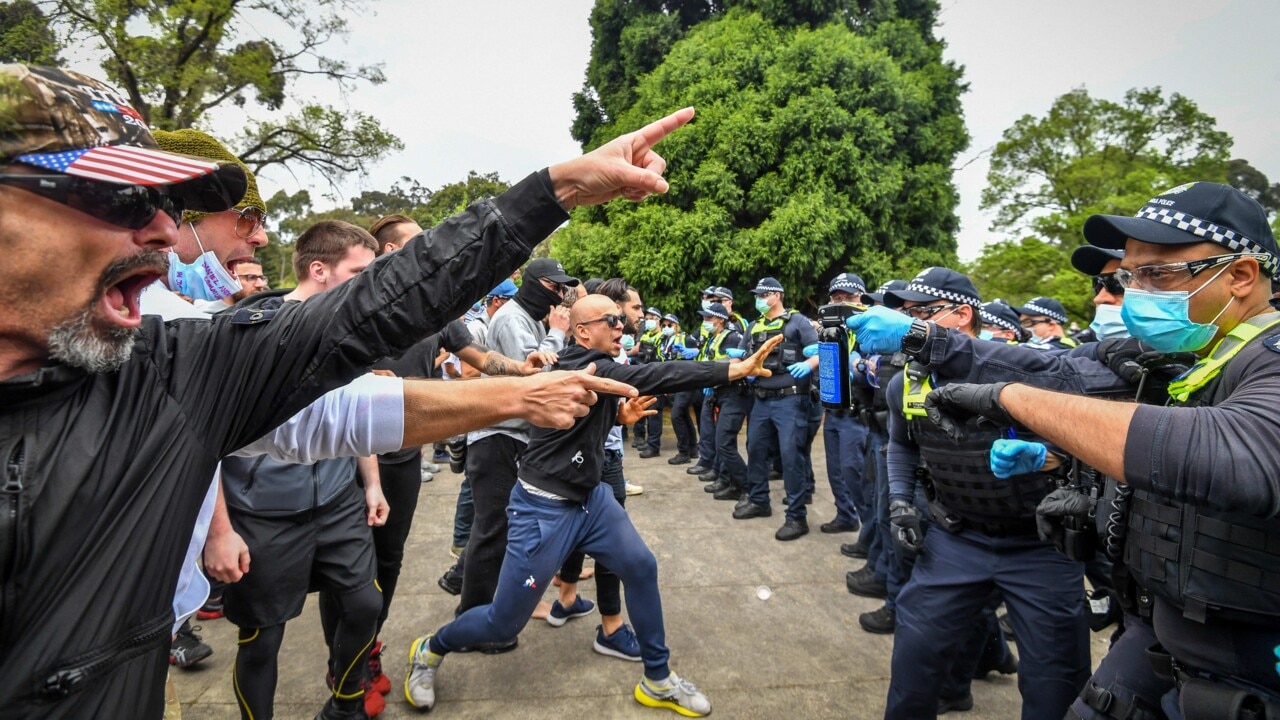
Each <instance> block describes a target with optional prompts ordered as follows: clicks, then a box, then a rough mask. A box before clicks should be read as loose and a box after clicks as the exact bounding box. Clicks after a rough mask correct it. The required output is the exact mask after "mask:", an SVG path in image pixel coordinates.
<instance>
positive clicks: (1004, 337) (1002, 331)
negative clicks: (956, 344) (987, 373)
mask: <svg viewBox="0 0 1280 720" xmlns="http://www.w3.org/2000/svg"><path fill="white" fill-rule="evenodd" d="M978 317H980V318H981V319H982V329H981V330H979V331H978V337H980V338H982V339H983V340H998V341H1000V342H1006V343H1010V344H1013V345H1016V344H1018V343H1020V342H1022V339H1023V337H1025V336H1026V335H1029V334H1030V333H1028V332H1026V331H1025V330H1023V328H1022V318H1021V317H1020V316H1019V315H1018V311H1017V310H1014V309H1013V308H1012V307H1010V306H1009V304H1008V303H1006V302H1005V301H1003V300H1001V299H1000V298H996V299H995V300H992V301H991V302H985V303H982V305H981V307H979V308H978Z"/></svg>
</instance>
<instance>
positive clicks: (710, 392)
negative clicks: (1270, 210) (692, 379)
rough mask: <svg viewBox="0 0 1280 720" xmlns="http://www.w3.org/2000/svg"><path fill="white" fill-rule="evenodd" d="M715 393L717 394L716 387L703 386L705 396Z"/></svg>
mask: <svg viewBox="0 0 1280 720" xmlns="http://www.w3.org/2000/svg"><path fill="white" fill-rule="evenodd" d="M715 394H716V389H715V388H702V396H703V397H711V396H712V395H715Z"/></svg>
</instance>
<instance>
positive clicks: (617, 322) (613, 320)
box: [578, 315, 627, 328]
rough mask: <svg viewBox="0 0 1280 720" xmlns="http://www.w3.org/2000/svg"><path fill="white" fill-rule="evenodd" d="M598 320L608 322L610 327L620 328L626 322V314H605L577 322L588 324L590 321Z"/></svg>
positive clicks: (595, 321)
mask: <svg viewBox="0 0 1280 720" xmlns="http://www.w3.org/2000/svg"><path fill="white" fill-rule="evenodd" d="M598 322H602V323H608V325H609V327H611V328H620V327H622V326H623V325H625V324H626V322H627V316H626V315H605V316H604V317H598V318H596V319H595V320H588V321H586V322H580V323H578V324H579V325H590V324H591V323H598Z"/></svg>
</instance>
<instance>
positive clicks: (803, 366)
mask: <svg viewBox="0 0 1280 720" xmlns="http://www.w3.org/2000/svg"><path fill="white" fill-rule="evenodd" d="M787 372H789V373H791V377H793V378H796V379H797V380H799V379H801V378H807V377H809V373H811V372H813V368H811V367H809V363H807V362H803V361H802V362H798V363H791V364H790V365H788V366H787Z"/></svg>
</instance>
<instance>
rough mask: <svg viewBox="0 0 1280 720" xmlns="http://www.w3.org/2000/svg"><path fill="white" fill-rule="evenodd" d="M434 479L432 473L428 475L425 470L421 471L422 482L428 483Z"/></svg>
mask: <svg viewBox="0 0 1280 720" xmlns="http://www.w3.org/2000/svg"><path fill="white" fill-rule="evenodd" d="M435 479H436V476H435V475H434V474H433V473H429V472H427V471H426V470H423V471H422V482H424V483H429V482H431V481H432V480H435Z"/></svg>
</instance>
